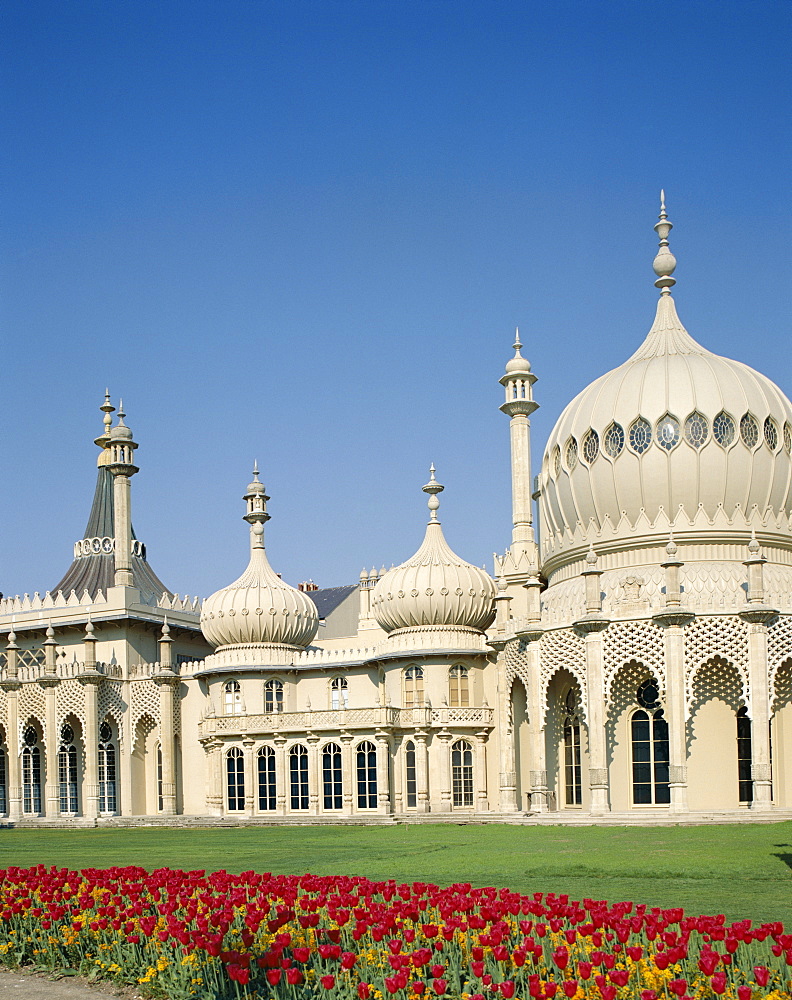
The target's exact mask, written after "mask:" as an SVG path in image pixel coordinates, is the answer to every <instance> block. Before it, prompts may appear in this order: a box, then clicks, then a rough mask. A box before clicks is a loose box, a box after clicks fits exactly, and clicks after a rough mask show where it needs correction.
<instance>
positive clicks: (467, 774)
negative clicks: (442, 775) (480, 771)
mask: <svg viewBox="0 0 792 1000" xmlns="http://www.w3.org/2000/svg"><path fill="white" fill-rule="evenodd" d="M451 799H452V802H453V804H454V805H455V806H459V807H462V808H465V807H467V806H472V805H473V747H472V746H471V745H470V744H469V743H468V741H467V740H457V741H456V743H453V744H452V745H451Z"/></svg>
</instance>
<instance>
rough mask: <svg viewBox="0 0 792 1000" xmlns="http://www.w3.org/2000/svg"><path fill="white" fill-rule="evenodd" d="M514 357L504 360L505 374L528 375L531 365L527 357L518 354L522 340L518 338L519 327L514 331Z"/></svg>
mask: <svg viewBox="0 0 792 1000" xmlns="http://www.w3.org/2000/svg"><path fill="white" fill-rule="evenodd" d="M513 347H514V357H513V358H509V360H508V361H507V362H506V374H507V375H530V374H531V365H530V362H529V361H528V359H527V358H524V357H523V356H522V354H520V348H521V347H522V341H521V340H520V331H519V329H517V330H515V331H514V345H513Z"/></svg>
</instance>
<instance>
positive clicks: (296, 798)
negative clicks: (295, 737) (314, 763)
mask: <svg viewBox="0 0 792 1000" xmlns="http://www.w3.org/2000/svg"><path fill="white" fill-rule="evenodd" d="M289 785H290V791H291V796H290V802H291V807H292V809H307V808H308V750H307V749H306V747H304V746H303V745H302V744H301V743H297V744H295V746H293V747H292V748H291V750H289Z"/></svg>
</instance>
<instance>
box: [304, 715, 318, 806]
mask: <svg viewBox="0 0 792 1000" xmlns="http://www.w3.org/2000/svg"><path fill="white" fill-rule="evenodd" d="M305 742H306V743H307V744H308V812H309V813H310V814H311V815H312V816H317V815H318V814H319V802H320V796H319V777H320V775H319V737H318V736H316V735H315V734H314V733H308V737H307V739H306V741H305Z"/></svg>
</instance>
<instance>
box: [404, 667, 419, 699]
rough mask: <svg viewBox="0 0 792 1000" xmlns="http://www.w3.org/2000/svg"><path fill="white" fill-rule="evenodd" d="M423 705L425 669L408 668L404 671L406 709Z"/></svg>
mask: <svg viewBox="0 0 792 1000" xmlns="http://www.w3.org/2000/svg"><path fill="white" fill-rule="evenodd" d="M421 705H423V668H422V667H407V669H406V670H405V671H404V707H405V708H418V707H419V706H421Z"/></svg>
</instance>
